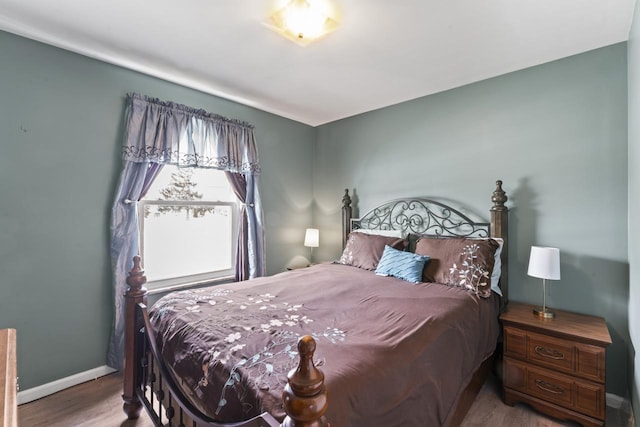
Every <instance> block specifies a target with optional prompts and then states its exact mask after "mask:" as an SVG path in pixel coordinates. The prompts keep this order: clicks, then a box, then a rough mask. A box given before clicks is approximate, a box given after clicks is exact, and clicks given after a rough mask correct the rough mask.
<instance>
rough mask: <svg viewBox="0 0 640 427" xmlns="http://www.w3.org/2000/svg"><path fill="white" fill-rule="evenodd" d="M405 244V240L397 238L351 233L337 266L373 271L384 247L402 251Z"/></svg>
mask: <svg viewBox="0 0 640 427" xmlns="http://www.w3.org/2000/svg"><path fill="white" fill-rule="evenodd" d="M407 243H408V242H407V241H406V240H405V239H399V238H397V237H387V236H377V235H375V234H364V233H351V234H349V240H347V245H346V246H345V248H344V251H343V252H342V256H341V257H340V259H339V260H338V264H344V265H351V266H354V267H358V268H363V269H365V270H375V269H376V267H377V266H378V262H379V261H380V258H381V257H382V252H384V247H385V245H389V246H391V247H392V248H394V249H399V250H404V249H405V248H406V246H407Z"/></svg>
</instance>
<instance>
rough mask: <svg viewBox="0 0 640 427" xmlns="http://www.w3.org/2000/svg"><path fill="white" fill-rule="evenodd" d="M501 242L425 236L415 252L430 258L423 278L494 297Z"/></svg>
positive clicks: (484, 296)
mask: <svg viewBox="0 0 640 427" xmlns="http://www.w3.org/2000/svg"><path fill="white" fill-rule="evenodd" d="M499 246H500V245H499V243H498V242H497V241H496V240H493V239H482V240H480V239H466V238H458V237H444V238H434V237H422V238H420V240H418V243H417V244H416V250H415V253H416V254H418V255H428V256H429V257H430V261H429V262H428V263H427V265H426V266H425V269H424V271H423V273H422V278H423V280H424V281H425V282H432V283H441V284H443V285H447V286H454V287H458V288H464V289H468V290H471V291H474V292H475V293H476V294H477V295H478V296H481V297H483V298H488V297H489V296H491V273H492V272H493V263H494V261H495V252H496V250H497V249H498V247H499Z"/></svg>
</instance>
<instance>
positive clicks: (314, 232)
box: [304, 228, 320, 248]
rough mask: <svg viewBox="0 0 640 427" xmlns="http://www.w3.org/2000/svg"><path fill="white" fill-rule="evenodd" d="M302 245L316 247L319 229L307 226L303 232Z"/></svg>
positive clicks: (318, 244) (318, 242) (318, 239)
mask: <svg viewBox="0 0 640 427" xmlns="http://www.w3.org/2000/svg"><path fill="white" fill-rule="evenodd" d="M304 245H305V246H306V247H308V248H317V247H318V246H320V230H318V229H317V228H307V231H306V232H305V233H304Z"/></svg>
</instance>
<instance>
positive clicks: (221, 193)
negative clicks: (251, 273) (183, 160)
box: [138, 165, 238, 288]
mask: <svg viewBox="0 0 640 427" xmlns="http://www.w3.org/2000/svg"><path fill="white" fill-rule="evenodd" d="M138 206H139V211H138V213H139V215H138V218H139V221H140V252H141V254H142V259H143V262H144V268H145V274H146V276H147V278H148V280H149V282H150V287H152V288H157V287H163V288H164V287H171V286H176V285H182V284H194V283H201V282H206V281H209V280H211V279H215V278H220V277H226V276H233V274H234V266H235V254H236V232H235V230H236V229H237V218H238V203H237V198H236V196H235V194H234V193H233V190H232V189H231V185H230V184H229V182H228V181H227V178H226V176H225V173H224V171H220V170H215V169H200V168H178V167H177V166H173V165H165V166H164V167H163V168H162V170H161V171H160V173H159V174H158V176H157V177H156V179H155V180H154V181H153V184H152V185H151V188H150V189H149V191H148V192H147V195H146V196H145V197H144V198H143V199H142V200H141V201H140V203H139V205H138Z"/></svg>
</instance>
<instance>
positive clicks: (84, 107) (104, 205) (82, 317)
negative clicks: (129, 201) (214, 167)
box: [0, 32, 316, 390]
mask: <svg viewBox="0 0 640 427" xmlns="http://www.w3.org/2000/svg"><path fill="white" fill-rule="evenodd" d="M0 57H1V59H0V138H1V139H0V141H1V147H2V154H1V155H0V182H1V183H2V184H0V328H6V327H14V328H17V330H18V373H19V377H20V386H21V389H22V390H25V389H28V388H31V387H34V386H38V385H41V384H44V383H47V382H51V381H54V380H57V379H60V378H63V377H66V376H69V375H72V374H76V373H78V372H82V371H85V370H89V369H92V368H96V367H98V366H102V365H104V364H105V361H106V356H105V354H106V349H107V342H108V337H109V330H110V326H111V323H112V302H111V301H112V288H111V273H110V259H109V252H108V248H109V237H108V233H109V220H110V209H111V203H112V199H113V191H114V187H115V185H116V182H117V179H118V176H119V173H120V168H121V161H120V155H119V153H120V146H121V138H120V137H121V134H122V117H123V109H124V103H125V95H126V93H127V92H133V91H135V92H140V93H143V94H146V95H150V96H154V97H158V98H161V99H165V100H171V101H175V102H179V103H183V104H187V105H190V106H193V107H198V108H204V109H205V110H207V111H211V112H214V113H218V114H221V115H224V116H227V117H232V118H235V119H239V120H245V121H248V122H250V123H252V124H254V125H255V133H256V138H257V141H258V147H259V151H260V158H261V163H262V166H263V170H264V173H263V175H262V177H261V191H262V196H263V204H264V210H265V218H266V222H267V224H268V227H267V230H266V241H267V270H268V272H269V273H276V272H279V271H282V270H283V269H284V266H285V265H287V264H288V263H289V262H290V261H291V260H292V259H293V258H294V257H296V256H298V255H300V254H301V252H302V251H303V249H304V248H303V247H302V238H303V234H304V228H305V227H308V226H310V225H311V219H312V217H311V204H312V182H311V179H312V177H311V174H310V173H309V170H310V169H311V164H312V163H311V162H312V151H313V145H314V144H315V138H316V130H315V129H314V128H312V127H310V126H306V125H302V124H300V123H297V122H293V121H291V120H287V119H284V118H282V117H278V116H275V115H272V114H268V113H265V112H262V111H259V110H256V109H253V108H250V107H247V106H244V105H240V104H237V103H234V102H230V101H226V100H223V99H220V98H217V97H214V96H209V95H206V94H203V93H201V92H198V91H195V90H191V89H187V88H184V87H181V86H178V85H174V84H171V83H167V82H165V81H162V80H159V79H155V78H152V77H148V76H145V75H142V74H139V73H136V72H133V71H129V70H125V69H123V68H120V67H116V66H112V65H108V64H105V63H103V62H100V61H95V60H92V59H89V58H86V57H84V56H80V55H76V54H73V53H70V52H67V51H64V50H61V49H57V48H54V47H51V46H47V45H44V44H41V43H37V42H34V41H30V40H27V39H24V38H20V37H17V36H14V35H11V34H8V33H4V32H0ZM283 165H286V167H285V166H283Z"/></svg>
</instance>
